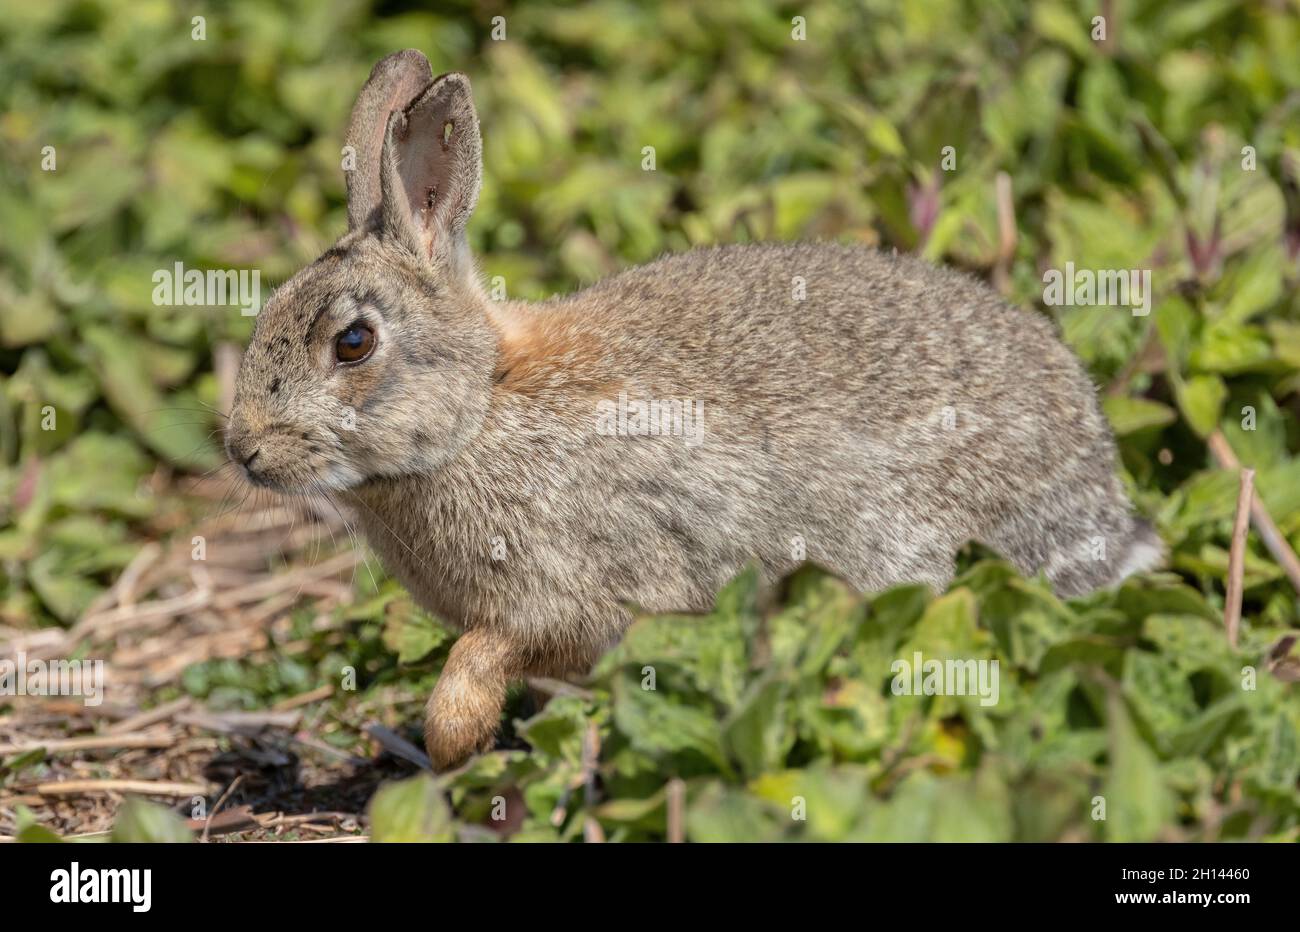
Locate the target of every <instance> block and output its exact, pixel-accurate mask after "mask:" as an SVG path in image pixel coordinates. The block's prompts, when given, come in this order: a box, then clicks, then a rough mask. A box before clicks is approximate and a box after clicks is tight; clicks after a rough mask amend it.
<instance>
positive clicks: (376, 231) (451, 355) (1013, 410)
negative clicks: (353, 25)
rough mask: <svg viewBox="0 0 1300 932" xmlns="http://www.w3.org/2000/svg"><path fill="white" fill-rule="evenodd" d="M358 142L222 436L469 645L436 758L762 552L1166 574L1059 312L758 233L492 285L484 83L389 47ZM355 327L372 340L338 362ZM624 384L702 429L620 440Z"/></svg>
mask: <svg viewBox="0 0 1300 932" xmlns="http://www.w3.org/2000/svg"><path fill="white" fill-rule="evenodd" d="M390 114H391V116H390ZM349 144H350V145H352V146H353V147H354V150H355V155H356V167H355V169H354V170H352V171H351V172H350V173H349V175H348V186H349V204H348V214H349V221H350V227H351V229H350V230H349V232H348V234H347V235H346V236H344V237H343V238H342V239H341V240H339V242H338V243H337V244H336V245H335V246H334V247H333V248H331V249H330V250H329V251H327V252H326V253H325V254H324V255H323V256H321V258H320V259H318V260H317V261H316V262H315V263H313V264H312V265H311V266H309V267H308V268H306V269H304V270H303V271H302V272H300V273H299V274H298V275H296V276H295V277H294V278H293V279H292V280H291V281H289V282H288V283H287V284H286V285H284V286H283V287H282V288H280V289H279V290H278V291H277V292H276V294H275V296H274V298H273V299H272V300H271V301H270V302H269V303H268V305H267V307H266V308H265V309H264V310H263V312H262V313H261V315H260V316H259V318H258V321H257V326H256V333H255V335H254V338H253V342H252V345H251V346H250V347H249V349H248V352H247V354H246V356H245V358H244V363H243V366H242V368H241V370H240V373H239V380H238V386H237V395H236V403H235V409H234V411H233V414H232V417H231V421H230V426H229V430H228V434H227V445H228V449H229V451H230V455H231V457H232V458H233V459H234V460H235V461H236V462H238V463H241V464H245V468H246V470H247V472H248V474H249V476H250V478H251V479H252V480H253V481H254V482H257V483H260V484H263V485H267V486H270V487H273V488H277V489H280V490H282V491H290V492H299V493H315V494H325V495H328V496H330V497H331V498H332V499H333V500H334V501H335V502H337V503H340V504H342V505H344V506H346V507H348V508H349V509H350V510H351V511H352V513H353V514H354V515H355V516H356V518H357V519H358V520H359V522H360V524H361V526H362V528H363V530H364V532H365V535H366V537H367V539H368V540H369V541H370V543H371V545H372V546H373V547H374V549H375V550H376V551H377V552H378V553H379V555H380V557H381V558H382V560H383V562H384V564H385V566H387V567H388V568H389V569H390V570H391V571H392V572H393V573H394V574H395V575H396V576H397V577H398V578H399V579H401V581H402V582H403V583H404V584H405V585H406V586H407V587H408V588H409V589H410V591H411V592H412V594H413V595H414V596H415V598H416V599H417V600H418V601H419V602H420V604H422V605H423V606H425V607H426V608H428V609H429V610H430V611H432V612H434V613H436V614H437V615H438V616H439V617H441V618H443V619H445V620H447V621H449V622H451V623H454V624H455V625H457V626H459V627H460V628H461V629H462V630H463V632H464V633H463V635H462V636H461V638H460V640H459V641H457V643H456V645H455V646H454V647H453V649H452V652H451V655H450V658H449V660H448V662H447V665H446V668H445V669H444V672H443V674H442V677H441V678H440V680H439V682H438V685H437V688H436V689H435V691H434V694H433V696H432V698H431V699H430V703H429V717H428V722H427V738H428V747H429V753H430V756H431V758H432V760H433V762H434V763H435V765H436V766H439V767H447V766H451V765H454V764H456V763H458V762H459V761H461V760H463V759H465V758H466V757H467V756H468V755H470V754H472V753H473V752H475V751H476V750H479V749H481V748H484V747H486V746H488V745H489V744H490V743H491V741H492V738H493V735H494V733H495V730H496V727H497V724H498V722H499V718H500V713H501V705H502V702H503V700H504V696H505V690H506V686H507V684H508V683H509V682H510V681H511V680H514V679H518V678H521V677H523V676H525V675H531V674H547V675H563V674H565V673H569V672H573V671H579V670H582V669H583V668H584V667H586V666H588V665H589V664H590V663H591V662H592V661H593V660H594V658H595V657H597V656H598V655H599V654H600V652H601V651H603V650H604V649H605V648H607V647H608V646H609V645H611V644H612V643H613V642H615V641H616V640H617V639H618V637H619V636H620V634H621V633H622V631H623V629H624V628H625V626H626V625H627V623H628V620H629V612H628V608H627V606H628V605H637V606H641V607H643V608H645V609H647V610H651V611H668V610H677V611H689V610H700V609H705V608H707V607H708V606H709V605H710V604H711V602H712V598H713V596H714V594H715V592H716V591H717V589H718V588H719V586H720V585H722V584H723V583H724V582H725V581H726V580H727V579H728V578H729V577H731V576H732V575H733V574H734V573H735V572H736V571H737V570H738V569H739V568H740V567H741V566H743V565H744V564H745V562H746V561H748V560H750V559H754V558H756V559H757V560H758V561H759V564H760V565H761V567H762V569H763V571H764V572H765V574H767V575H768V576H777V575H779V574H782V573H784V572H786V571H788V570H790V569H791V568H793V567H794V566H796V565H797V564H798V563H800V562H801V561H802V560H803V559H805V558H806V559H808V560H812V561H815V562H818V563H821V564H823V565H825V566H827V567H829V568H831V569H833V570H835V571H837V572H839V573H840V574H842V575H843V576H844V577H846V578H847V579H848V580H850V581H851V582H852V583H853V584H854V585H856V586H858V587H861V588H863V589H880V588H882V587H885V586H888V585H890V584H893V583H897V582H900V581H904V580H922V581H926V582H929V583H932V584H933V585H935V586H936V587H941V586H943V585H944V584H945V583H946V582H947V581H948V580H949V579H950V577H951V575H952V571H953V570H952V561H953V555H954V553H955V551H956V550H957V549H958V548H959V547H961V546H962V545H963V544H964V543H965V542H967V541H968V540H972V539H974V540H977V541H980V542H983V543H985V544H987V545H988V546H990V547H992V548H993V549H995V550H997V551H999V552H1001V553H1002V554H1004V555H1006V556H1007V557H1008V558H1009V559H1010V560H1011V561H1012V562H1014V563H1015V564H1016V566H1017V567H1019V568H1020V569H1021V570H1022V571H1024V572H1026V573H1036V572H1039V571H1043V572H1045V573H1046V575H1047V577H1048V578H1049V580H1050V581H1051V582H1052V584H1053V585H1054V586H1055V588H1056V589H1057V591H1059V592H1060V593H1062V594H1064V595H1074V594H1079V593H1085V592H1088V591H1090V590H1093V589H1095V588H1098V587H1102V586H1107V585H1112V584H1114V583H1116V582H1118V581H1119V580H1120V579H1121V578H1123V577H1124V576H1125V575H1127V574H1128V573H1131V572H1134V571H1137V570H1141V569H1145V568H1149V567H1150V566H1152V565H1154V564H1155V563H1156V562H1158V561H1159V559H1160V555H1161V546H1160V542H1159V539H1158V538H1157V537H1156V536H1155V534H1154V533H1153V531H1152V530H1151V528H1150V527H1149V526H1148V525H1146V524H1145V523H1143V522H1141V521H1139V520H1137V519H1135V518H1134V517H1133V515H1132V513H1131V510H1130V506H1129V503H1128V501H1127V499H1126V497H1125V494H1124V491H1123V488H1122V486H1121V484H1120V482H1119V480H1118V479H1117V478H1116V476H1115V473H1114V468H1115V449H1114V444H1113V442H1112V439H1111V435H1110V431H1109V429H1108V427H1107V424H1106V421H1105V419H1104V418H1103V417H1102V415H1101V413H1100V412H1099V410H1098V407H1097V403H1096V399H1095V391H1094V388H1093V385H1092V384H1091V382H1090V381H1089V379H1088V377H1087V376H1086V375H1085V373H1084V372H1083V370H1082V368H1081V367H1080V365H1079V363H1078V362H1077V361H1076V359H1075V358H1074V357H1073V356H1072V355H1071V353H1070V352H1069V351H1068V350H1067V349H1066V348H1065V347H1064V346H1063V345H1062V344H1061V342H1060V341H1059V340H1058V339H1057V338H1056V336H1055V335H1054V334H1053V332H1052V328H1051V326H1050V324H1049V323H1048V321H1046V320H1045V319H1043V318H1042V317H1040V316H1039V315H1037V314H1033V313H1028V312H1024V311H1021V310H1017V309H1015V308H1012V307H1009V306H1007V305H1006V304H1005V303H1004V302H1003V301H1002V300H1001V299H999V298H998V297H997V295H995V294H994V293H993V292H992V291H990V290H989V289H988V288H986V287H985V286H983V285H982V284H980V283H978V282H976V281H974V280H972V279H970V278H968V277H966V276H964V275H961V274H958V273H955V272H952V271H948V270H944V269H938V268H934V267H932V266H930V265H927V264H925V263H923V262H921V261H919V260H916V259H913V258H909V257H902V256H899V257H888V256H885V255H882V254H880V253H877V252H873V251H869V250H866V249H860V248H851V247H844V246H833V245H767V246H748V247H724V248H716V249H701V250H695V251H692V252H689V253H686V254H684V255H678V256H671V257H668V258H664V259H661V260H659V261H658V262H655V263H653V264H651V265H647V266H643V267H640V268H635V269H631V270H629V271H626V272H623V273H622V274H619V275H616V276H614V277H612V278H609V279H607V280H605V281H602V282H599V283H598V284H596V285H595V286H593V287H591V288H588V289H586V290H585V291H582V292H580V293H578V294H575V295H571V296H569V297H565V298H557V299H553V300H551V301H547V302H545V303H542V304H537V305H530V304H526V303H523V302H509V301H506V302H493V301H491V300H489V298H488V297H487V295H486V293H485V292H484V290H483V288H482V286H481V284H480V282H479V278H478V275H477V273H476V270H475V267H474V264H473V260H472V259H471V257H470V256H469V253H468V250H467V247H466V244H465V238H464V229H465V224H466V222H467V221H468V219H469V215H470V212H471V211H472V209H473V206H474V202H475V200H476V198H477V195H478V186H479V177H480V143H479V135H478V127H477V120H476V116H475V113H474V108H473V103H472V101H471V98H470V90H469V84H468V81H467V80H465V78H464V77H463V76H460V75H444V76H443V77H441V78H438V79H436V80H434V79H433V77H432V73H431V71H430V69H429V65H428V62H427V61H426V60H425V59H424V57H423V56H422V55H420V54H419V53H418V52H412V51H407V52H401V53H398V54H396V55H393V56H390V57H389V58H387V59H385V60H384V61H382V62H380V63H379V64H378V65H377V66H376V67H375V70H374V72H373V73H372V75H371V79H370V81H369V83H367V85H366V87H365V89H363V91H362V94H361V97H360V99H359V100H358V102H357V105H356V108H355V109H354V112H353V118H352V122H351V125H350V127H349ZM357 320H362V321H365V322H366V323H367V324H368V325H370V326H371V327H372V328H373V329H374V331H375V333H376V335H377V345H376V348H375V350H374V352H373V354H372V355H371V356H370V358H368V359H367V360H365V361H364V362H361V363H359V364H355V365H340V364H338V363H336V361H335V357H334V352H335V350H334V346H335V337H336V336H337V335H338V334H339V332H340V331H341V330H343V329H344V328H346V327H348V326H349V325H350V324H352V323H353V322H354V321H357ZM620 398H622V399H624V400H626V401H627V402H628V403H629V404H631V403H635V402H638V401H640V402H649V401H651V400H655V401H659V402H672V401H677V402H682V403H685V404H686V405H687V406H688V407H687V408H686V409H685V410H686V411H687V412H690V413H694V412H696V411H697V410H702V412H703V421H702V424H701V423H700V422H699V421H696V420H692V421H690V422H685V421H683V422H682V424H681V425H680V426H681V431H680V433H681V434H684V435H673V433H672V431H671V428H675V427H677V426H678V425H676V424H673V423H671V422H668V423H664V424H663V426H666V427H668V428H670V431H669V433H668V435H655V436H628V435H624V432H620V430H619V422H618V421H617V419H616V418H614V419H611V417H610V416H609V412H610V410H611V407H612V406H613V405H615V404H617V403H618V401H619V399H620ZM697 403H698V405H699V406H700V407H699V408H697V407H696V404H697ZM633 416H634V412H633ZM602 418H603V419H602ZM661 423H662V422H661Z"/></svg>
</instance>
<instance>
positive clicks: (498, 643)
mask: <svg viewBox="0 0 1300 932" xmlns="http://www.w3.org/2000/svg"><path fill="white" fill-rule="evenodd" d="M524 672H525V670H524V660H523V655H522V652H521V651H519V650H518V648H516V647H515V645H514V644H513V643H511V641H510V639H509V638H507V637H505V636H504V635H503V634H502V633H501V632H499V631H494V630H492V629H489V628H471V629H470V630H468V631H466V632H465V633H464V634H462V635H461V636H460V639H459V640H458V641H456V643H455V644H453V645H452V648H451V653H450V654H449V655H448V657H447V663H446V665H445V666H444V667H443V668H442V675H441V676H440V677H439V678H438V683H437V685H436V686H434V688H433V695H431V696H430V697H429V704H428V706H427V707H426V712H425V719H424V744H425V747H426V748H427V749H428V752H429V760H430V761H431V762H432V763H433V768H434V769H435V770H438V771H443V770H449V769H451V768H452V767H455V766H457V765H458V764H461V763H463V762H464V761H466V760H467V759H468V758H470V757H471V756H472V755H474V754H477V753H479V752H481V751H486V750H488V749H489V748H491V747H492V743H493V739H494V738H495V737H496V732H497V726H498V725H499V724H500V722H501V709H502V707H503V706H504V705H505V701H506V687H507V685H508V684H509V683H510V681H511V680H515V679H519V678H520V677H522V676H523V675H524Z"/></svg>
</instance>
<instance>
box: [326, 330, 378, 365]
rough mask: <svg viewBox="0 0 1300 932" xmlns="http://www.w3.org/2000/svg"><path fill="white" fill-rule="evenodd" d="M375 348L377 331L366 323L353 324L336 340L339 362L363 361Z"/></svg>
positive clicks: (335, 353) (335, 345) (335, 347)
mask: <svg viewBox="0 0 1300 932" xmlns="http://www.w3.org/2000/svg"><path fill="white" fill-rule="evenodd" d="M374 348H375V331H373V330H371V329H370V328H369V327H367V326H366V325H365V324H353V325H352V326H351V327H349V328H348V329H347V330H344V331H343V332H342V333H340V334H339V337H338V339H337V340H335V341H334V355H335V356H337V357H338V360H339V362H361V360H363V359H365V358H366V357H367V356H369V355H370V352H371V350H373V349H374Z"/></svg>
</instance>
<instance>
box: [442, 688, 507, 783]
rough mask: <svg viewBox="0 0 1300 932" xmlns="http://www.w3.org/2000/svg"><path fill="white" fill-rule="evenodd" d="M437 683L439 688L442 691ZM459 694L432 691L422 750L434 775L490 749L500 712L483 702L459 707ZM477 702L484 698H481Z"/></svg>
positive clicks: (446, 691)
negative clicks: (426, 755) (431, 766)
mask: <svg viewBox="0 0 1300 932" xmlns="http://www.w3.org/2000/svg"><path fill="white" fill-rule="evenodd" d="M441 685H442V684H441V683H439V687H441ZM458 692H460V690H450V689H449V690H442V689H435V690H434V693H433V695H432V696H431V697H430V699H429V706H428V711H427V714H426V717H425V721H424V746H425V749H426V750H427V751H428V752H429V760H430V762H431V763H432V764H433V769H434V770H437V771H440V772H441V771H444V770H450V769H452V768H453V767H458V766H460V765H461V764H463V763H464V762H465V761H467V760H469V758H471V757H473V756H474V755H475V754H479V753H482V752H483V751H487V750H489V749H491V747H492V745H493V743H494V739H495V737H496V730H497V723H498V722H499V721H500V716H501V709H500V706H499V705H493V706H492V707H491V708H490V709H489V708H487V707H486V706H485V705H484V704H483V703H482V702H479V701H472V702H469V703H462V702H460V701H458V699H461V700H463V699H465V698H466V697H464V696H463V695H461V696H459V697H458V696H457V695H456V694H457V693H458ZM476 698H477V699H480V700H481V699H483V698H486V697H484V696H479V697H476Z"/></svg>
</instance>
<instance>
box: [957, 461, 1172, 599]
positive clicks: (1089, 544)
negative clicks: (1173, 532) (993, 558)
mask: <svg viewBox="0 0 1300 932" xmlns="http://www.w3.org/2000/svg"><path fill="white" fill-rule="evenodd" d="M1080 489H1082V490H1083V491H1082V494H1080ZM1072 491H1073V492H1074V494H1073V495H1072V494H1070V491H1068V490H1060V489H1056V490H1049V491H1048V492H1046V493H1044V494H1040V495H1039V496H1036V497H1034V498H1033V499H1031V500H1030V501H1028V502H1022V503H1021V505H1022V507H1021V508H1020V509H1019V510H1018V512H1017V513H1016V514H1014V515H1013V516H1010V520H1007V519H1005V518H1004V520H1003V521H1002V522H1000V523H999V524H998V526H996V527H995V528H993V529H992V530H991V532H990V533H989V534H988V535H986V536H985V537H984V538H983V540H982V542H983V543H985V544H987V545H989V546H991V547H992V548H993V549H994V550H997V551H998V552H999V553H1001V554H1003V555H1004V556H1005V557H1007V558H1008V559H1009V560H1010V561H1011V562H1012V563H1014V564H1015V565H1016V567H1017V568H1018V569H1019V570H1020V571H1021V572H1022V573H1025V574H1026V575H1029V576H1032V575H1034V574H1036V573H1038V572H1043V573H1045V574H1046V575H1047V578H1048V580H1049V581H1050V582H1051V584H1052V588H1053V589H1055V590H1056V592H1057V594H1059V595H1061V596H1066V597H1070V596H1078V595H1085V594H1086V593H1089V592H1095V591H1096V590H1098V589H1106V588H1109V587H1112V586H1118V585H1119V584H1120V582H1122V581H1123V580H1124V579H1127V578H1128V577H1129V576H1132V575H1134V574H1136V573H1143V572H1146V571H1148V570H1152V569H1155V568H1156V567H1157V566H1159V565H1160V564H1161V563H1162V562H1163V561H1164V559H1165V546H1164V543H1163V542H1162V541H1161V540H1160V536H1159V535H1158V534H1157V533H1156V530H1155V528H1154V527H1153V526H1152V525H1151V523H1150V522H1149V521H1145V520H1143V519H1142V518H1139V517H1137V516H1136V515H1134V514H1133V512H1132V510H1131V508H1130V506H1129V502H1128V497H1127V496H1126V495H1125V494H1124V491H1123V489H1122V487H1121V486H1120V484H1119V482H1118V480H1112V483H1111V484H1110V485H1109V486H1106V485H1101V484H1093V485H1084V486H1076V487H1075V489H1074V490H1072Z"/></svg>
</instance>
